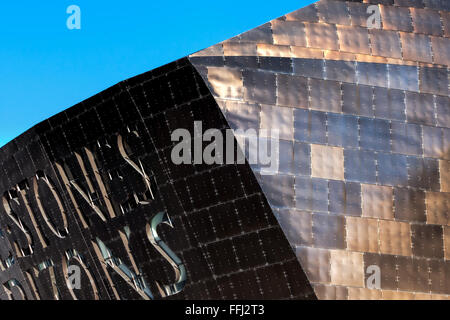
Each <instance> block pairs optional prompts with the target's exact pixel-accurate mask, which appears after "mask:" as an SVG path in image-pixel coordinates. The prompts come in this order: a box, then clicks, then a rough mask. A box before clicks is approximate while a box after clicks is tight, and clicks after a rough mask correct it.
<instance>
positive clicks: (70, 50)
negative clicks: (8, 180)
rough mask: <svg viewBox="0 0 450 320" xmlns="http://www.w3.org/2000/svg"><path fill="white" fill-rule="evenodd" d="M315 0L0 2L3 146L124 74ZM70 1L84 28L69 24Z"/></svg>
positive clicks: (0, 125) (0, 132) (140, 70)
mask: <svg viewBox="0 0 450 320" xmlns="http://www.w3.org/2000/svg"><path fill="white" fill-rule="evenodd" d="M312 2H314V1H313V0H297V1H294V0H279V1H267V0H227V1H214V0H191V1H182V0H178V1H155V0H141V1H137V0H127V1H114V0H109V1H105V0H72V1H62V0H51V1H48V0H47V1H31V0H28V1H2V4H1V6H0V147H1V146H3V145H4V144H6V143H7V142H8V141H10V140H12V139H14V138H15V137H16V136H18V135H20V134H21V133H22V132H24V131H26V130H27V129H29V128H31V127H32V126H33V125H35V124H37V123H39V122H40V121H42V120H44V119H46V118H48V117H50V116H52V115H54V114H56V113H58V112H60V111H62V110H64V109H66V108H68V107H70V106H72V105H74V104H76V103H78V102H80V101H82V100H84V99H86V98H88V97H90V96H92V95H94V94H96V93H98V92H100V91H102V90H103V89H106V88H108V87H110V86H112V85H114V84H116V83H117V82H119V81H121V80H125V79H127V78H129V77H132V76H134V75H137V74H140V73H143V72H145V71H148V70H151V69H153V68H156V67H158V66H161V65H164V64H166V63H169V62H171V61H174V60H176V59H178V58H181V57H184V56H186V55H188V54H191V53H193V52H196V51H198V50H201V49H204V48H206V47H209V46H211V45H213V44H216V43H218V42H220V41H223V40H226V39H228V38H231V37H233V36H235V35H237V34H239V33H242V32H244V31H247V30H250V29H252V28H254V27H257V26H258V25H260V24H262V23H265V22H268V21H269V20H272V19H274V18H277V17H279V16H281V15H283V14H285V13H288V12H291V11H294V10H296V9H299V8H301V7H304V6H306V5H308V4H310V3H312ZM69 5H77V6H79V7H80V9H81V29H80V30H69V29H68V28H67V26H66V20H67V18H68V17H69V14H67V13H66V9H67V7H68V6H69Z"/></svg>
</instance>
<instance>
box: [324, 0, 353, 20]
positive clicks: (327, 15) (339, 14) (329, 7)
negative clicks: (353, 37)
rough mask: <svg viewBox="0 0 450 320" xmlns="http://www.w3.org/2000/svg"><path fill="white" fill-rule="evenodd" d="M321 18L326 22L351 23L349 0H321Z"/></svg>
mask: <svg viewBox="0 0 450 320" xmlns="http://www.w3.org/2000/svg"><path fill="white" fill-rule="evenodd" d="M317 9H318V10H319V20H320V21H322V22H326V23H332V24H340V25H350V15H349V11H348V8H347V2H344V1H332V0H328V1H319V2H317Z"/></svg>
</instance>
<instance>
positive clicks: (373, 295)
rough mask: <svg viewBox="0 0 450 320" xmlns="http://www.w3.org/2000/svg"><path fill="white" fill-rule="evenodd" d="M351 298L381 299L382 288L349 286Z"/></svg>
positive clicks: (349, 296)
mask: <svg viewBox="0 0 450 320" xmlns="http://www.w3.org/2000/svg"><path fill="white" fill-rule="evenodd" d="M348 299H349V300H381V290H376V289H366V288H351V287H350V288H348Z"/></svg>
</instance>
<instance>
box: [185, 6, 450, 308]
mask: <svg viewBox="0 0 450 320" xmlns="http://www.w3.org/2000/svg"><path fill="white" fill-rule="evenodd" d="M371 5H375V6H376V8H377V10H378V11H379V13H380V18H381V28H379V29H369V28H368V27H367V20H368V18H369V16H370V14H368V13H367V9H368V7H369V6H371ZM449 11H450V2H448V1H444V0H441V1H440V0H417V1H403V0H384V1H381V0H380V1H377V0H364V1H362V0H361V1H331V0H330V1H327V0H322V1H319V2H317V3H315V4H313V5H310V6H308V7H305V8H303V9H300V10H298V11H295V12H292V13H290V14H286V15H285V16H283V17H280V18H278V19H275V20H273V21H271V22H269V23H267V24H264V25H262V26H260V27H258V28H256V29H253V30H251V31H248V32H245V33H243V34H241V35H238V36H236V37H234V38H232V39H230V40H227V41H224V42H222V43H220V44H217V45H215V46H212V47H210V48H207V49H205V50H202V51H199V52H197V53H195V54H193V55H191V56H190V57H189V58H190V60H191V62H192V63H193V64H194V65H195V67H196V68H197V70H198V71H199V73H200V74H201V75H202V77H203V79H205V81H206V82H207V83H208V85H209V87H210V89H211V92H212V93H213V95H214V97H215V99H216V101H217V102H218V104H219V106H220V108H221V110H222V112H223V114H224V116H225V118H226V119H227V120H228V122H229V124H230V126H231V127H232V128H233V129H244V130H245V129H249V128H254V129H272V128H273V129H279V130H280V139H281V141H280V159H279V163H280V165H279V169H278V171H277V172H276V173H275V175H272V176H268V175H260V174H259V171H260V168H259V167H258V166H257V165H255V166H253V167H252V168H253V170H254V172H255V174H256V176H257V177H258V180H259V183H260V185H261V187H262V189H263V191H264V193H265V195H266V196H267V198H268V200H269V203H270V205H271V207H272V210H273V211H274V212H275V213H276V216H277V218H278V220H279V222H280V223H281V225H282V228H283V230H284V232H285V234H286V236H287V237H288V239H289V241H290V243H291V245H292V246H293V247H295V249H296V252H297V256H298V259H299V261H300V262H301V265H302V266H303V268H304V269H305V270H306V272H307V275H308V279H309V281H310V282H311V283H312V284H313V286H314V290H315V292H316V294H317V296H318V298H320V299H441V298H443V299H448V297H449V296H448V295H449V294H450V261H449V259H450V216H449V212H450V174H449V172H450V103H449V69H448V65H449V62H450V60H449V59H450V58H449V52H450V38H449V37H450V12H449ZM372 265H375V266H378V267H379V268H380V270H381V284H380V285H381V288H380V289H370V288H368V285H367V283H368V277H369V276H370V273H367V268H368V267H369V266H372Z"/></svg>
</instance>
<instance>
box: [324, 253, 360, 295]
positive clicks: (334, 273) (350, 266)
mask: <svg viewBox="0 0 450 320" xmlns="http://www.w3.org/2000/svg"><path fill="white" fill-rule="evenodd" d="M330 262H331V271H330V274H331V283H332V284H334V285H344V286H353V287H364V260H363V254H362V253H359V252H350V251H343V250H332V251H331V252H330Z"/></svg>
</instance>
